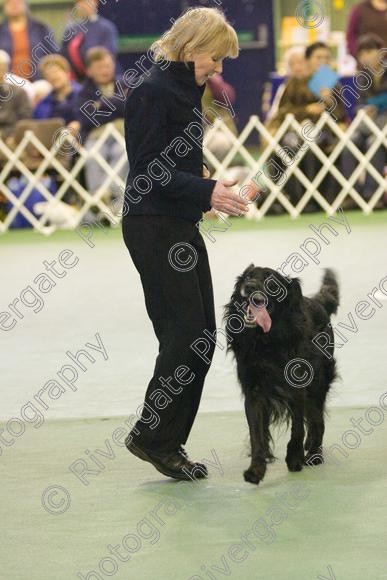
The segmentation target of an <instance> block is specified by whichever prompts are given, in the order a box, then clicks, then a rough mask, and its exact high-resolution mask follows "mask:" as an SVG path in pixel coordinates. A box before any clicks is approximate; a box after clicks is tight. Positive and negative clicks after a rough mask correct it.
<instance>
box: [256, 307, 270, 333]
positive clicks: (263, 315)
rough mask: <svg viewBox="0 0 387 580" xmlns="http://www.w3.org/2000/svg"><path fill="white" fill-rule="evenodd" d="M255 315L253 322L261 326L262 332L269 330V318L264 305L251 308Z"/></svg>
mask: <svg viewBox="0 0 387 580" xmlns="http://www.w3.org/2000/svg"><path fill="white" fill-rule="evenodd" d="M252 310H253V312H254V316H255V322H256V323H257V324H258V325H259V326H260V327H261V328H262V330H263V332H265V333H266V332H269V330H270V329H271V318H270V315H269V313H268V311H267V310H266V308H265V307H264V306H260V307H259V308H253V309H252Z"/></svg>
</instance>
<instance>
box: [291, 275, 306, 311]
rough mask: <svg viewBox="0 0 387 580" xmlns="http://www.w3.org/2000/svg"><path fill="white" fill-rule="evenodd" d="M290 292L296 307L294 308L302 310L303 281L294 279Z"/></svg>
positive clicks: (293, 304)
mask: <svg viewBox="0 0 387 580" xmlns="http://www.w3.org/2000/svg"><path fill="white" fill-rule="evenodd" d="M288 291H289V298H290V301H291V304H292V306H294V308H300V307H301V303H302V299H303V296H302V290H301V281H300V279H299V278H292V280H291V282H290V284H289V286H288Z"/></svg>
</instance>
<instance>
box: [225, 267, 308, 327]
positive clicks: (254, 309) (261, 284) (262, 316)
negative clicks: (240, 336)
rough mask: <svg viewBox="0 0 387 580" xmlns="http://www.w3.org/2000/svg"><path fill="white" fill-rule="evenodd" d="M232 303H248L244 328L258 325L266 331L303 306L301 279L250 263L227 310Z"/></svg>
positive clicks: (297, 312) (235, 288)
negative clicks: (286, 276) (287, 276)
mask: <svg viewBox="0 0 387 580" xmlns="http://www.w3.org/2000/svg"><path fill="white" fill-rule="evenodd" d="M233 302H234V304H235V302H238V303H239V304H245V307H244V308H243V317H244V323H245V327H247V328H256V329H259V331H260V332H263V333H265V334H267V333H269V332H270V330H271V328H272V325H273V324H275V322H276V321H278V320H279V319H282V318H283V317H284V316H286V317H288V316H289V315H290V316H292V313H294V314H299V313H300V309H301V307H302V291H301V286H300V282H299V280H298V278H292V279H290V278H285V277H284V276H282V275H281V274H279V273H278V272H277V271H276V270H272V269H271V268H260V267H256V266H254V264H250V265H249V266H248V267H247V268H246V270H245V271H244V272H243V273H242V274H241V275H240V276H238V278H237V281H236V284H235V287H234V292H233V295H232V298H231V302H230V303H229V305H228V310H229V311H230V310H231V309H232V310H233Z"/></svg>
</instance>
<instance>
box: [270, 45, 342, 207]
mask: <svg viewBox="0 0 387 580" xmlns="http://www.w3.org/2000/svg"><path fill="white" fill-rule="evenodd" d="M305 58H306V74H302V73H301V72H300V75H297V76H293V77H291V78H290V79H289V80H288V81H287V83H286V85H285V88H284V92H283V94H282V97H281V99H280V102H279V104H278V112H277V115H276V116H275V117H274V118H272V119H271V121H270V123H269V129H270V131H271V132H272V133H275V132H276V131H277V129H278V128H279V127H280V125H281V124H282V123H283V122H284V120H285V118H286V115H288V114H289V113H292V114H293V115H294V117H295V119H296V120H297V121H298V122H299V123H302V122H303V121H305V120H310V121H312V122H313V123H317V121H318V120H319V119H320V117H321V115H322V113H323V112H324V111H325V110H327V109H326V107H327V106H328V105H331V101H330V95H331V93H332V89H331V88H328V87H327V88H322V89H321V92H320V95H319V96H317V95H316V94H314V93H313V92H312V90H311V89H310V81H311V79H312V77H313V75H314V74H315V73H316V72H317V71H318V70H319V69H320V67H322V66H325V67H330V64H331V52H330V49H329V47H328V46H327V45H326V44H324V43H322V42H316V43H314V44H312V45H310V46H309V47H308V48H307V49H306V51H305ZM334 88H337V89H339V90H340V87H338V86H337V87H334ZM330 114H331V116H332V117H333V118H334V120H335V121H337V123H339V124H342V125H343V126H344V125H345V121H346V114H345V110H344V107H343V105H342V103H341V101H338V102H337V106H336V108H335V109H334V110H333V111H330ZM336 143H337V137H336V136H335V135H334V133H333V132H332V131H331V130H330V128H329V127H324V128H323V129H322V131H321V134H320V136H319V137H318V138H317V140H316V144H317V145H318V146H319V147H320V148H321V149H322V151H323V152H324V153H325V154H326V155H328V154H329V153H330V152H331V151H332V149H333V147H334V146H335V144H336ZM301 144H302V137H301V136H299V135H298V133H296V132H295V131H291V130H290V131H288V132H287V134H286V135H285V137H284V138H283V140H282V142H281V145H282V146H283V147H284V146H285V147H287V148H288V149H289V150H291V151H293V152H294V153H295V154H296V152H297V151H298V149H299V147H300V146H301ZM299 167H300V168H301V170H302V172H303V173H304V174H305V175H306V176H307V177H308V179H309V180H310V181H313V179H314V178H315V176H316V175H317V173H318V171H319V170H320V168H321V162H320V161H319V160H318V159H317V157H316V156H315V155H314V154H313V153H312V152H311V151H308V152H307V153H306V154H305V155H304V157H303V159H302V161H301V162H300V164H299ZM335 189H337V184H336V183H332V179H331V178H330V177H328V178H327V179H326V180H325V182H324V181H323V183H322V184H320V185H319V191H320V192H321V193H323V194H324V196H325V197H326V198H327V199H328V200H329V201H331V200H332V198H333V197H335V195H336V193H337V192H335ZM286 190H287V192H288V195H289V197H290V198H291V200H292V202H293V203H297V202H298V201H299V199H300V198H301V196H302V195H303V192H304V188H303V186H302V185H301V184H300V182H299V181H298V180H296V179H295V178H292V179H290V180H289V181H288V183H287V184H286Z"/></svg>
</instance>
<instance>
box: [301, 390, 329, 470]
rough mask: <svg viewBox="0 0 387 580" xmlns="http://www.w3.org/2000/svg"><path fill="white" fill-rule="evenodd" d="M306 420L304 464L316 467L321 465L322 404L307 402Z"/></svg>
mask: <svg viewBox="0 0 387 580" xmlns="http://www.w3.org/2000/svg"><path fill="white" fill-rule="evenodd" d="M306 419H307V425H308V436H307V438H306V442H305V449H306V451H307V454H306V457H305V463H306V464H307V465H310V464H311V461H312V458H313V461H312V464H313V465H318V464H320V463H323V461H324V460H323V457H322V443H323V437H324V431H325V423H324V402H321V401H318V402H317V401H314V400H313V401H308V404H307V408H306Z"/></svg>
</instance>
